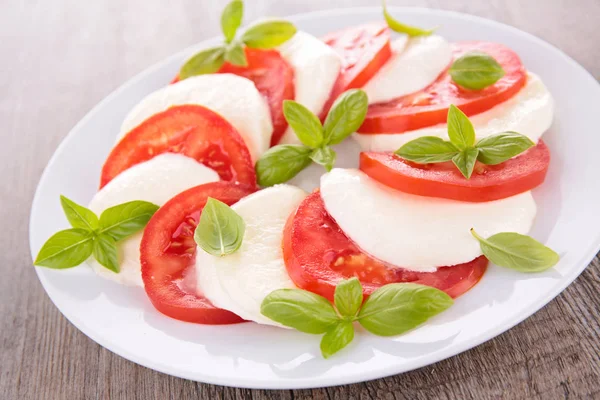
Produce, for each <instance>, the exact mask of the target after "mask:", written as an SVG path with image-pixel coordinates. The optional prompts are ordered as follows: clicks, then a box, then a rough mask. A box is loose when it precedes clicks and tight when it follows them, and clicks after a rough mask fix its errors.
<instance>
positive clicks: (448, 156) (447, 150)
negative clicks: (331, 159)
mask: <svg viewBox="0 0 600 400" xmlns="http://www.w3.org/2000/svg"><path fill="white" fill-rule="evenodd" d="M448 137H449V138H450V141H446V140H443V139H441V138H439V137H436V136H423V137H420V138H418V139H415V140H411V141H410V142H408V143H406V144H404V145H403V146H402V147H400V148H399V149H398V150H396V154H397V155H398V156H400V157H402V158H404V159H406V160H409V161H412V162H415V163H419V164H429V163H440V162H446V161H452V162H453V163H454V165H455V166H456V167H457V168H458V169H459V170H460V172H461V173H462V174H463V176H464V177H465V178H467V179H470V178H471V174H472V173H473V169H474V168H475V163H476V161H479V162H480V163H482V164H486V165H496V164H500V163H503V162H504V161H506V160H509V159H511V158H513V157H515V156H517V155H519V154H521V153H522V152H524V151H525V150H527V149H529V148H531V147H533V146H535V143H533V142H532V141H531V139H529V138H528V137H527V136H525V135H521V134H520V133H517V132H510V131H509V132H501V133H496V134H494V135H490V136H488V137H485V138H483V139H481V140H479V141H478V142H476V141H475V129H474V128H473V124H472V123H471V121H469V118H467V116H466V115H465V114H464V113H463V112H462V111H461V110H460V109H458V107H456V106H454V105H450V108H449V109H448Z"/></svg>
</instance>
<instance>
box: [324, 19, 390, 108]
mask: <svg viewBox="0 0 600 400" xmlns="http://www.w3.org/2000/svg"><path fill="white" fill-rule="evenodd" d="M322 40H323V41H324V42H325V43H326V44H327V45H329V46H330V47H332V48H333V49H334V50H335V51H337V53H338V54H339V55H340V56H341V58H342V70H341V71H340V75H339V77H338V79H337V81H336V83H335V85H334V87H333V90H332V92H331V96H330V98H329V100H328V101H327V103H326V104H325V107H324V108H323V115H322V118H324V117H325V116H327V112H328V111H329V109H330V108H331V105H332V104H333V102H334V101H335V99H336V98H337V97H338V96H339V95H340V94H342V93H343V92H344V91H346V90H348V89H356V88H361V87H363V86H364V85H365V84H366V83H367V82H368V81H369V80H370V79H371V78H372V77H373V76H374V75H375V74H376V73H377V71H379V69H380V68H381V67H382V66H383V64H385V63H386V62H387V61H388V60H389V59H390V57H391V56H392V48H391V47H390V29H389V28H388V26H387V24H386V23H385V22H377V23H369V24H364V25H360V26H354V27H351V28H348V29H345V30H342V31H339V32H334V33H330V34H329V35H327V36H325V37H324V38H322Z"/></svg>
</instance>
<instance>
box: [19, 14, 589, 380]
mask: <svg viewBox="0 0 600 400" xmlns="http://www.w3.org/2000/svg"><path fill="white" fill-rule="evenodd" d="M393 11H394V14H395V15H397V16H398V17H399V18H400V19H401V20H402V21H408V22H410V23H414V24H416V25H418V26H425V27H427V26H440V29H439V31H438V32H439V33H440V34H441V35H444V36H445V37H446V38H448V39H449V40H452V41H454V40H488V41H495V42H500V43H504V44H506V45H508V46H509V47H511V48H512V49H514V50H515V51H516V52H517V53H518V54H519V55H520V56H521V57H522V59H523V61H524V63H525V65H526V66H527V68H529V69H531V70H532V71H534V72H535V73H537V74H539V75H540V76H541V77H542V79H543V80H544V82H545V83H546V84H547V85H548V87H549V89H550V90H551V92H552V93H553V94H554V97H555V99H556V119H555V122H554V125H553V127H552V129H551V130H550V132H548V133H547V134H546V135H545V136H544V140H545V141H546V142H547V143H548V145H549V146H550V149H551V150H552V163H551V167H550V171H549V174H548V178H547V180H546V182H545V184H544V185H543V186H542V187H541V188H539V189H536V191H535V197H536V200H537V202H538V205H539V213H538V217H537V220H536V223H535V227H534V230H533V232H532V235H533V236H535V237H536V238H538V239H540V240H542V241H545V242H546V243H548V244H549V245H550V246H551V247H552V248H554V249H556V250H557V251H558V252H559V253H560V255H561V261H560V263H559V264H558V265H557V266H556V267H555V268H553V269H551V270H550V271H547V272H545V273H542V274H535V275H523V274H519V273H516V272H512V271H510V270H505V269H501V268H497V267H494V266H491V267H490V268H489V270H488V272H487V273H486V275H485V276H484V278H483V280H482V281H481V283H479V284H478V285H477V286H476V287H475V288H474V289H473V290H471V291H470V292H469V293H467V294H466V295H465V296H462V297H461V298H459V299H458V300H457V301H456V304H455V305H454V306H453V307H452V308H451V309H450V310H448V311H447V312H445V313H443V314H442V315H440V316H438V317H436V318H434V319H433V320H431V321H430V322H428V323H426V324H425V325H424V326H423V327H420V328H419V329H416V330H414V331H412V332H410V333H408V334H406V335H404V336H400V337H397V338H394V339H390V338H380V337H375V336H372V335H367V334H365V333H364V332H359V333H358V335H357V338H356V339H355V341H354V342H353V343H352V344H351V345H350V346H349V348H347V349H345V350H344V351H343V352H341V353H340V354H339V355H336V356H335V357H333V358H332V359H329V360H323V359H322V358H321V356H320V353H319V340H318V338H317V337H316V336H312V335H305V334H301V333H298V332H293V331H288V330H282V329H277V328H269V327H264V326H259V325H256V324H251V323H248V324H241V325H232V326H202V325H194V324H189V323H184V322H179V321H176V320H173V319H169V318H168V317H165V316H163V315H162V314H160V313H158V312H157V311H155V310H154V308H153V307H152V306H151V305H150V302H149V301H148V300H147V298H146V296H145V293H144V291H143V290H142V289H141V288H135V289H131V288H127V287H122V286H119V285H117V284H113V283H111V282H108V281H105V280H103V279H100V278H98V277H96V276H95V275H94V274H93V273H92V272H91V270H89V269H87V268H85V267H80V268H75V269H72V270H69V271H52V270H49V269H44V268H37V269H36V270H37V273H38V276H39V278H40V281H41V282H42V284H43V286H44V288H45V289H46V291H47V293H48V296H50V298H51V299H52V301H53V302H54V304H55V305H56V306H57V307H58V308H59V309H60V311H61V312H62V313H63V314H64V315H65V317H67V318H68V319H69V321H71V322H72V323H73V324H74V325H75V326H76V327H77V328H79V329H80V330H81V331H82V332H83V333H85V334H86V335H87V336H89V337H90V338H91V339H92V340H94V341H96V342H97V343H99V344H100V345H102V346H104V347H106V348H107V349H109V350H111V351H113V352H115V353H117V354H119V355H121V356H122V357H125V358H127V359H129V360H131V361H133V362H136V363H138V364H141V365H144V366H146V367H149V368H152V369H155V370H158V371H161V372H164V373H167V374H171V375H175V376H179V377H182V378H188V379H193V380H198V381H202V382H209V383H214V384H220V385H227V386H239V387H250V388H307V387H319V386H330V385H340V384H345V383H352V382H358V381H364V380H369V379H375V378H380V377H384V376H388V375H392V374H398V373H401V372H405V371H409V370H412V369H415V368H419V367H422V366H425V365H428V364H431V363H434V362H437V361H440V360H442V359H444V358H447V357H450V356H452V355H455V354H457V353H460V352H462V351H465V350H467V349H469V348H471V347H473V346H476V345H478V344H480V343H482V342H484V341H486V340H489V339H491V338H493V337H494V336H496V335H499V334H500V333H502V332H504V331H505V330H507V329H509V328H511V327H512V326H514V325H515V324H517V323H519V322H521V321H522V320H523V319H525V318H527V317H528V316H530V315H531V314H533V313H534V312H535V311H537V310H538V309H539V308H540V307H542V306H544V305H545V304H546V303H548V302H549V301H550V300H551V299H552V298H554V297H555V296H556V295H558V294H559V293H560V292H561V291H562V290H563V289H564V288H565V287H566V286H567V285H568V284H569V283H571V282H572V281H573V280H574V279H575V278H576V277H577V276H578V275H579V274H580V273H581V271H583V269H584V268H585V267H586V266H587V265H588V263H589V262H590V261H591V260H592V258H593V257H594V256H595V254H596V252H597V251H598V249H599V247H600V246H599V245H600V235H599V229H598V227H599V226H600V213H599V212H598V204H600V188H599V185H598V179H597V171H598V170H600V158H599V157H598V156H597V149H598V148H600V135H598V134H597V132H596V131H597V127H598V123H597V118H598V116H599V115H600V106H599V105H600V87H599V85H598V83H597V82H596V81H595V79H593V78H592V76H590V75H589V74H588V73H587V72H586V71H585V70H584V69H583V68H582V67H581V66H579V65H578V64H577V63H576V62H574V61H573V60H572V59H570V58H569V57H567V56H566V55H565V54H563V53H562V52H561V51H559V50H557V49H556V48H554V47H552V46H550V45H549V44H547V43H545V42H543V41H542V40H540V39H537V38H535V37H533V36H531V35H529V34H527V33H524V32H521V31H519V30H517V29H515V28H511V27H509V26H506V25H502V24H499V23H496V22H492V21H488V20H484V19H481V18H476V17H472V16H468V15H462V14H457V13H451V12H447V11H438V10H426V9H404V8H397V9H394V10H393ZM380 18H381V9H380V8H362V9H349V10H332V11H327V12H319V13H311V14H305V15H300V16H295V17H291V18H290V19H291V20H292V21H294V22H295V23H296V24H297V25H298V27H299V28H300V29H303V30H306V31H308V32H310V33H312V34H314V35H317V36H318V35H322V34H325V33H327V32H330V31H334V30H337V29H340V28H344V27H346V26H351V25H356V24H360V23H363V22H367V21H371V20H377V19H380ZM581 40H586V39H585V38H582V39H581ZM211 42H214V40H212V41H211ZM204 45H206V43H203V44H201V45H198V46H196V49H197V48H200V47H202V46H204ZM193 50H194V49H188V50H187V51H184V52H181V53H179V54H176V55H174V56H173V57H171V58H169V59H167V60H165V61H164V62H161V63H159V64H158V65H155V66H153V67H151V68H150V69H148V70H146V71H144V72H142V73H141V74H140V75H138V76H136V77H135V78H133V79H132V80H130V81H129V82H127V83H126V84H124V85H123V86H122V87H121V88H119V89H118V90H117V91H116V92H114V93H113V94H111V95H110V96H109V97H107V98H106V99H105V100H104V101H102V102H101V103H100V104H99V105H98V106H96V107H95V108H94V109H93V110H92V111H91V112H90V113H89V114H88V115H87V116H86V117H85V118H84V119H83V120H82V121H81V122H80V123H79V124H77V126H76V127H75V128H74V129H73V130H72V131H71V132H70V133H69V135H68V136H67V138H66V139H65V140H64V141H63V142H62V144H61V145H60V146H59V148H58V149H57V150H56V153H55V154H54V156H53V157H52V160H51V161H50V163H49V164H48V166H47V168H46V170H45V171H44V174H43V176H42V178H41V180H40V183H39V186H38V189H37V192H36V195H35V198H34V201H33V207H32V210H31V226H30V241H31V252H32V254H33V255H35V254H37V252H38V250H39V248H40V247H41V245H42V244H43V242H44V241H45V240H46V239H47V238H48V237H49V236H50V235H51V234H52V233H54V232H56V231H58V230H59V229H64V228H65V227H66V226H67V223H66V220H65V217H64V216H63V213H62V212H61V209H60V205H59V194H61V193H64V194H65V195H67V196H68V197H70V198H72V199H74V200H76V201H79V202H81V203H84V204H85V203H87V202H88V201H89V200H90V199H91V197H92V195H93V194H94V192H95V190H96V188H97V183H98V179H99V172H100V168H101V165H102V162H103V161H104V158H105V157H106V155H107V154H108V152H109V150H110V148H111V146H112V144H113V143H114V138H115V135H116V134H117V132H118V131H119V126H120V124H121V121H122V120H123V118H124V117H125V114H126V113H127V112H128V110H130V109H131V107H132V106H133V105H135V104H136V103H137V102H138V101H139V100H140V99H141V98H142V97H143V96H144V95H146V94H148V93H150V92H152V91H154V90H155V89H157V88H159V87H161V86H164V85H165V84H166V83H167V82H169V81H170V80H171V78H172V77H173V75H174V74H175V73H176V71H177V70H178V68H179V66H180V65H181V64H182V62H183V61H184V59H185V58H186V56H187V55H189V54H191V52H192V51H193ZM346 147H348V151H349V152H351V151H355V150H356V149H355V148H353V146H352V145H351V144H348V145H346ZM348 154H350V153H348ZM350 160H351V161H350V163H349V164H354V165H356V159H355V158H354V159H350ZM343 161H344V164H346V166H347V165H348V159H346V160H343ZM320 172H321V171H320V169H313V170H312V171H309V172H308V173H306V174H304V175H303V176H302V177H300V179H299V180H301V181H303V183H304V184H305V185H308V186H309V187H310V186H314V185H315V184H316V182H317V179H316V178H317V177H318V175H319V174H320Z"/></svg>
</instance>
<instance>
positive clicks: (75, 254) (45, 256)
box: [33, 229, 93, 269]
mask: <svg viewBox="0 0 600 400" xmlns="http://www.w3.org/2000/svg"><path fill="white" fill-rule="evenodd" d="M92 240H93V235H92V233H91V232H89V231H86V230H84V229H67V230H64V231H60V232H57V233H55V234H54V235H52V236H51V237H50V239H48V240H47V241H46V243H44V245H43V246H42V248H41V250H40V252H39V253H38V256H37V257H36V259H35V261H34V262H33V263H34V264H35V265H39V266H41V267H48V268H54V269H65V268H72V267H76V266H78V265H79V264H81V263H82V262H84V261H85V260H86V259H87V258H88V257H89V256H90V255H91V254H92Z"/></svg>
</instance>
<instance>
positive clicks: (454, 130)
mask: <svg viewBox="0 0 600 400" xmlns="http://www.w3.org/2000/svg"><path fill="white" fill-rule="evenodd" d="M448 137H449V138H450V142H452V144H453V145H455V146H456V147H457V148H458V149H459V150H465V149H468V148H469V147H473V145H474V144H475V128H473V124H472V123H471V121H469V118H467V116H466V115H465V114H464V113H463V112H462V111H461V110H460V109H459V108H458V107H456V106H455V105H454V104H450V108H449V109H448Z"/></svg>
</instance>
